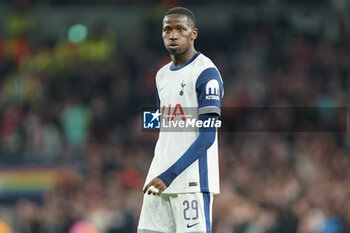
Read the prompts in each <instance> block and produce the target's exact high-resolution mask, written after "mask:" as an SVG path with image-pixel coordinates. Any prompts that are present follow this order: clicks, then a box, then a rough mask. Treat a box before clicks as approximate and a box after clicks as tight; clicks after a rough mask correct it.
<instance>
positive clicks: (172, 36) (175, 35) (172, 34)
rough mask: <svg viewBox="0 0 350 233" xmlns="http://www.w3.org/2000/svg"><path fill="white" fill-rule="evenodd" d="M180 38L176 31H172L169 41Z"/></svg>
mask: <svg viewBox="0 0 350 233" xmlns="http://www.w3.org/2000/svg"><path fill="white" fill-rule="evenodd" d="M177 38H178V35H177V33H176V30H172V31H171V33H170V36H169V39H171V40H176V39H177Z"/></svg>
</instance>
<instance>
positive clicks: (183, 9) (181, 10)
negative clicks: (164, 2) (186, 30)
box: [164, 7, 196, 27]
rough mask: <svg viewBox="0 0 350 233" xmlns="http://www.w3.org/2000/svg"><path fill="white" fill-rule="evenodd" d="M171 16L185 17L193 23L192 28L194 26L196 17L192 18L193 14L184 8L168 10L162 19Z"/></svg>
mask: <svg viewBox="0 0 350 233" xmlns="http://www.w3.org/2000/svg"><path fill="white" fill-rule="evenodd" d="M171 14H180V15H186V16H187V17H188V18H189V19H190V20H192V22H193V26H194V27H195V26H196V17H195V16H194V14H193V12H192V11H190V10H189V9H187V8H185V7H174V8H171V9H170V10H168V11H167V12H166V13H165V14H164V17H165V16H167V15H171Z"/></svg>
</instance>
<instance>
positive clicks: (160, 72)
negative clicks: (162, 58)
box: [156, 62, 171, 79]
mask: <svg viewBox="0 0 350 233" xmlns="http://www.w3.org/2000/svg"><path fill="white" fill-rule="evenodd" d="M170 66H171V62H169V63H168V64H166V65H164V66H162V67H161V68H160V69H159V70H158V71H157V75H156V79H158V78H161V77H164V76H165V75H166V73H168V72H169V70H170Z"/></svg>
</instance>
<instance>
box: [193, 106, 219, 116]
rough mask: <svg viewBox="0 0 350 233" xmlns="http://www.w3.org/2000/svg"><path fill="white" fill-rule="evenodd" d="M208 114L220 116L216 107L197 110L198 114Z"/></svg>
mask: <svg viewBox="0 0 350 233" xmlns="http://www.w3.org/2000/svg"><path fill="white" fill-rule="evenodd" d="M208 113H216V114H218V115H219V116H220V114H221V110H220V108H219V107H217V106H206V107H201V108H199V109H198V114H199V115H201V114H208Z"/></svg>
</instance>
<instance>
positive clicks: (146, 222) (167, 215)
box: [137, 193, 213, 233]
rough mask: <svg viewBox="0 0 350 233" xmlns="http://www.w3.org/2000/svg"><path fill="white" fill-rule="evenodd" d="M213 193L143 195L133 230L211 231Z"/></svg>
mask: <svg viewBox="0 0 350 233" xmlns="http://www.w3.org/2000/svg"><path fill="white" fill-rule="evenodd" d="M212 206H213V194H211V193H183V194H161V195H152V194H151V195H148V194H144V198H143V204H142V209H141V214H140V219H139V225H138V227H137V233H187V232H188V233H189V232H191V233H211V232H212V231H211V221H212V214H211V213H212Z"/></svg>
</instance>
